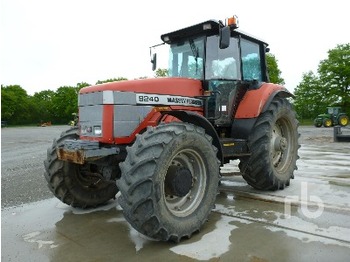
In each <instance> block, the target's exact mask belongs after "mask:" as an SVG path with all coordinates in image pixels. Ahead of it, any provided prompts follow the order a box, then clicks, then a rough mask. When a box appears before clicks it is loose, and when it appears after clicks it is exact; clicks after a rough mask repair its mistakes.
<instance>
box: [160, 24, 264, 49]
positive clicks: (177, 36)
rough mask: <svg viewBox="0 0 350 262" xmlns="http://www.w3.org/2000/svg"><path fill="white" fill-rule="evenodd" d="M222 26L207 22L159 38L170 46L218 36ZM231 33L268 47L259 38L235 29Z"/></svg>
mask: <svg viewBox="0 0 350 262" xmlns="http://www.w3.org/2000/svg"><path fill="white" fill-rule="evenodd" d="M224 26H225V25H224V24H223V23H222V21H217V20H208V21H205V22H202V23H199V24H196V25H193V26H189V27H185V28H182V29H179V30H176V31H173V32H170V33H167V34H163V35H161V37H160V38H161V39H162V41H163V42H165V43H167V44H171V43H174V42H178V41H181V40H183V39H187V38H189V37H196V36H200V35H206V36H210V35H219V32H220V28H222V27H224ZM232 32H233V35H241V36H243V37H244V38H247V39H249V40H251V41H254V42H259V43H263V44H265V45H266V46H268V44H267V43H266V42H265V41H263V40H261V39H259V38H256V37H254V36H252V35H250V34H247V33H245V32H243V31H240V30H237V29H231V34H232Z"/></svg>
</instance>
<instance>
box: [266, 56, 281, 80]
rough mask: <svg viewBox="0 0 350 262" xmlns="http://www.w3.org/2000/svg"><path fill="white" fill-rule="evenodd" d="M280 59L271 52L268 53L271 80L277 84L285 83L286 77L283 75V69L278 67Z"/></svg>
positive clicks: (267, 62)
mask: <svg viewBox="0 0 350 262" xmlns="http://www.w3.org/2000/svg"><path fill="white" fill-rule="evenodd" d="M277 62H278V60H277V59H276V57H275V55H273V54H271V53H267V54H266V64H267V71H268V74H269V77H270V82H271V83H275V84H280V85H284V84H285V82H284V79H283V78H282V77H281V73H282V72H281V70H280V69H279V67H278V64H277Z"/></svg>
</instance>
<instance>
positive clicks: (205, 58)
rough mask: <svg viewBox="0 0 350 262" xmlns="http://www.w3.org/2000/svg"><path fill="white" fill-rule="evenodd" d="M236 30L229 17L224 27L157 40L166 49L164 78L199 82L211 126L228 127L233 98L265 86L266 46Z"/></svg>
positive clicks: (207, 26)
mask: <svg viewBox="0 0 350 262" xmlns="http://www.w3.org/2000/svg"><path fill="white" fill-rule="evenodd" d="M237 28H238V21H237V18H236V17H232V18H230V19H227V21H226V25H224V24H223V23H222V22H221V21H215V20H209V21H206V22H203V23H200V24H197V25H194V26H191V27H187V28H184V29H181V30H178V31H175V32H171V33H168V34H163V35H162V36H161V39H162V40H163V41H164V43H167V44H169V47H170V48H169V60H168V76H169V77H182V78H192V79H197V80H201V81H202V85H203V90H204V95H207V96H208V99H207V100H206V110H205V116H206V118H207V119H208V120H210V121H211V122H213V123H214V124H215V125H220V126H225V125H227V126H230V125H232V121H233V119H234V115H235V110H236V109H237V106H238V100H237V99H236V97H237V98H242V97H243V95H244V94H245V92H246V91H247V90H248V89H251V88H258V87H259V84H260V83H262V82H268V75H267V70H266V61H265V52H266V50H267V43H265V42H264V41H261V40H259V39H257V38H254V37H252V36H249V35H248V34H245V33H243V32H241V31H238V30H237ZM152 61H153V62H154V63H156V61H154V59H153V60H152ZM235 101H236V103H235Z"/></svg>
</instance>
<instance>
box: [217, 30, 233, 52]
mask: <svg viewBox="0 0 350 262" xmlns="http://www.w3.org/2000/svg"><path fill="white" fill-rule="evenodd" d="M230 37H231V30H230V27H229V26H225V27H223V28H221V29H220V43H219V47H220V49H225V48H227V47H229V46H230Z"/></svg>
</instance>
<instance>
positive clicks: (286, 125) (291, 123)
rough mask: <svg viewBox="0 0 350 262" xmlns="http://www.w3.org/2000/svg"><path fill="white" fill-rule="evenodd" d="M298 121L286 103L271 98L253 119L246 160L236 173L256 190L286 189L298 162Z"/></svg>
mask: <svg viewBox="0 0 350 262" xmlns="http://www.w3.org/2000/svg"><path fill="white" fill-rule="evenodd" d="M297 129H298V121H297V120H296V117H295V113H294V111H293V110H292V107H291V105H290V103H289V102H288V100H286V99H283V98H278V97H275V98H274V99H273V100H272V102H271V104H270V106H269V107H268V109H267V110H266V111H265V112H263V113H262V114H261V115H260V116H259V117H258V119H257V121H256V123H255V125H254V127H253V129H252V133H251V134H250V135H249V138H248V146H249V148H250V151H251V155H250V157H247V158H243V159H241V162H240V165H239V167H240V170H241V173H242V174H243V178H244V179H245V180H246V181H247V183H248V184H249V185H251V186H253V187H254V188H256V189H261V190H277V189H283V188H285V187H286V186H288V185H289V183H290V179H291V178H294V176H293V173H294V170H295V169H296V168H297V167H296V161H297V159H298V148H299V144H298V138H299V134H298V131H297Z"/></svg>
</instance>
